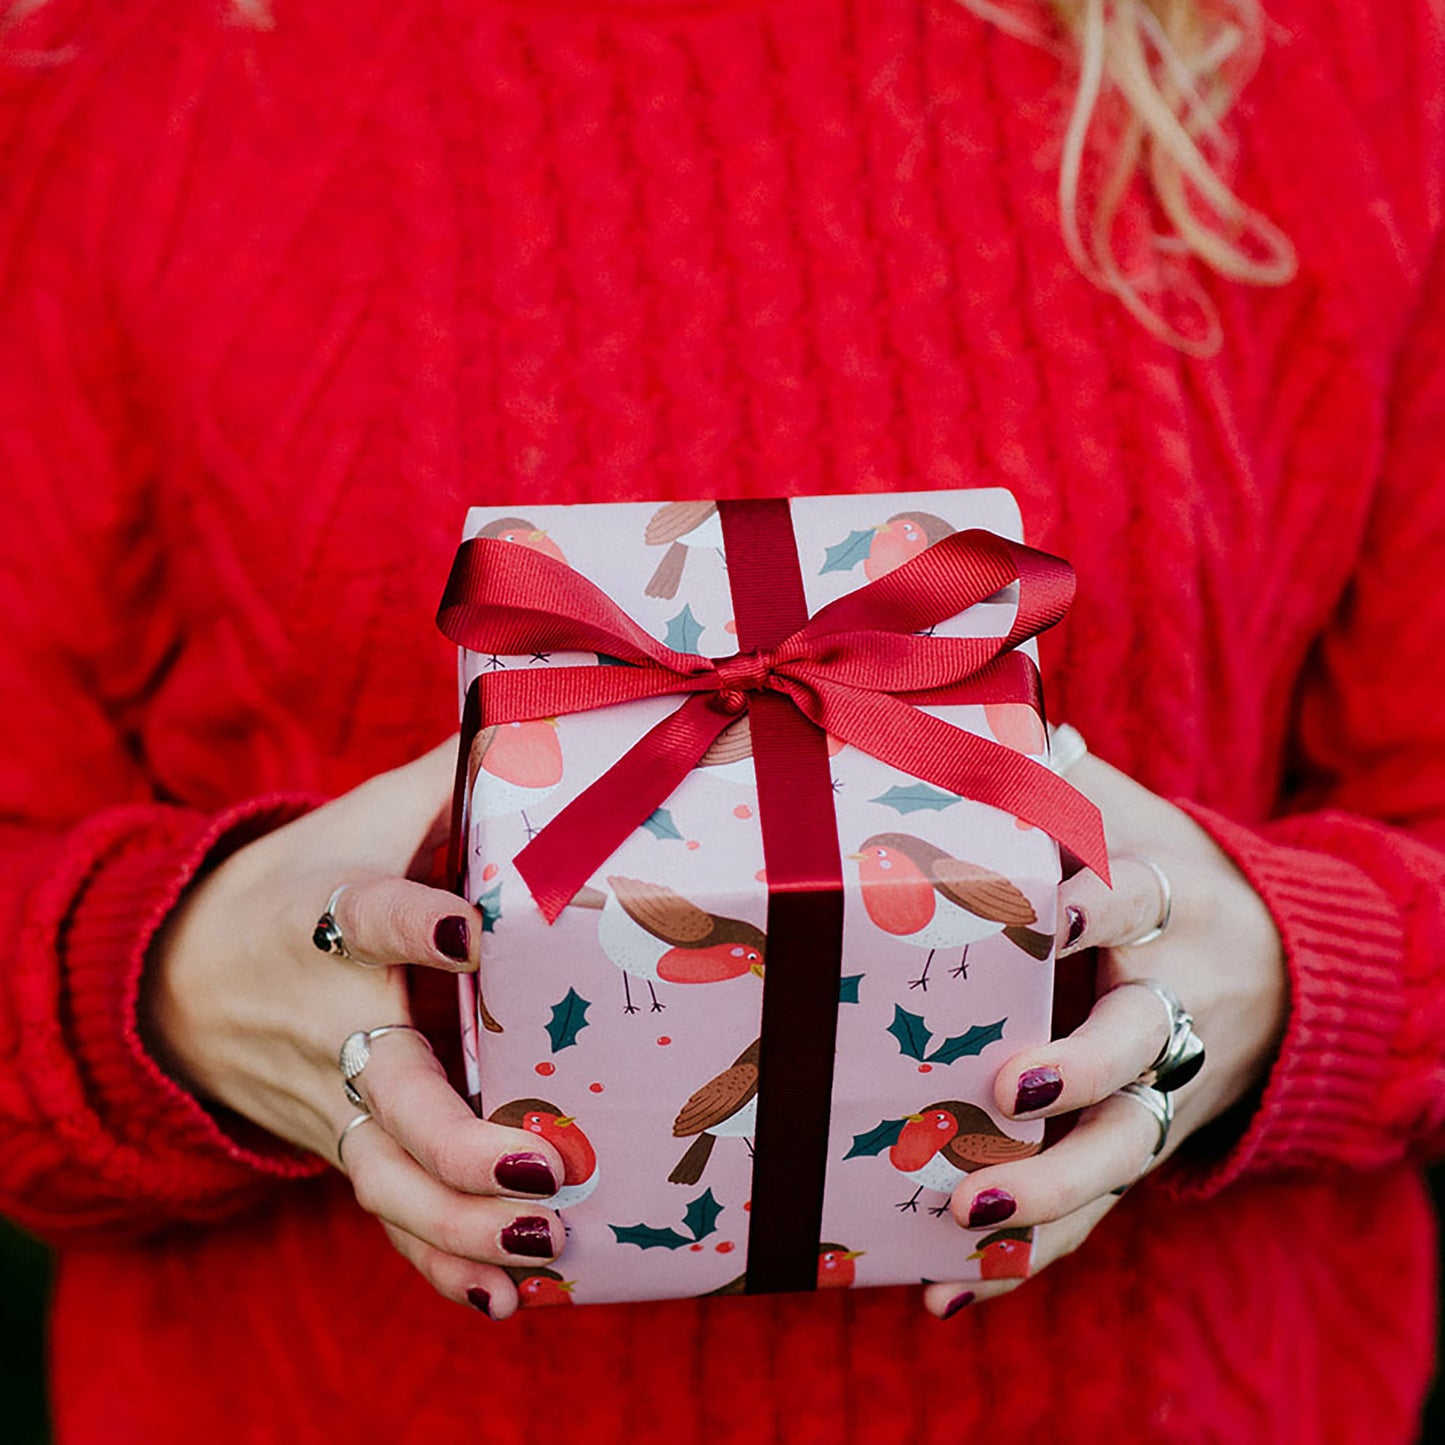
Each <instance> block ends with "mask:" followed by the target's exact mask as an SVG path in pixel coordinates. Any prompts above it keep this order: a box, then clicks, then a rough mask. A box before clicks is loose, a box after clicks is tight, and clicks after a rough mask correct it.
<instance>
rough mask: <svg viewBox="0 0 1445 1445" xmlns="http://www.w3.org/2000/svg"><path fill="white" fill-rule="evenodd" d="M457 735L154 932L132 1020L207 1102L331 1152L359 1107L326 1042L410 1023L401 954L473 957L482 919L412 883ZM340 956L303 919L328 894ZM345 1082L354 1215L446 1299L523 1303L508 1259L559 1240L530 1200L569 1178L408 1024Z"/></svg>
mask: <svg viewBox="0 0 1445 1445" xmlns="http://www.w3.org/2000/svg"><path fill="white" fill-rule="evenodd" d="M455 758H456V741H455V739H453V740H452V741H451V742H450V743H447V744H443V745H442V746H441V747H439V748H437V749H435V750H434V751H433V752H431V753H428V754H427V755H426V756H425V757H423V758H420V759H418V760H417V761H416V762H414V763H411V764H409V765H408V766H406V767H404V768H398V769H397V770H396V771H395V772H392V773H385V774H383V775H381V776H379V777H376V778H373V779H371V780H370V781H369V782H366V783H363V784H362V785H361V786H360V787H358V788H356V789H354V790H353V791H352V792H350V793H347V794H346V795H345V796H344V797H342V798H338V799H337V800H336V801H335V802H333V803H330V804H328V805H327V806H326V807H324V808H321V809H318V810H317V811H316V812H314V813H311V814H309V815H308V816H306V817H304V818H300V819H298V820H297V821H296V822H294V823H291V824H290V825H288V826H287V827H284V828H280V829H278V830H277V831H276V832H274V833H271V834H269V835H267V836H266V837H263V838H261V839H258V840H257V841H256V842H254V843H251V844H249V845H248V846H247V847H245V848H243V849H241V850H240V851H239V852H237V853H236V854H234V855H233V856H232V857H230V858H228V859H227V860H226V861H225V862H224V863H222V864H221V865H220V866H219V867H218V868H216V869H215V871H214V872H212V873H210V874H208V875H207V876H206V877H205V878H204V879H202V880H201V881H200V882H199V883H198V884H197V885H196V886H195V887H194V888H193V889H192V890H191V892H190V893H189V894H188V895H187V897H186V898H185V900H184V901H183V903H182V905H181V907H180V908H179V909H178V910H177V911H176V913H175V915H174V916H173V917H172V918H171V920H170V921H169V923H168V924H167V926H166V928H165V930H164V931H163V933H162V934H161V936H160V937H159V938H158V939H157V942H156V946H155V949H154V950H153V952H152V957H151V961H150V966H149V969H148V973H147V978H146V984H145V989H144V993H143V997H142V1001H141V1014H142V1029H143V1031H144V1032H145V1035H146V1037H147V1040H148V1042H149V1044H150V1046H151V1048H152V1049H153V1051H154V1052H155V1054H156V1056H157V1057H158V1058H159V1059H160V1060H161V1062H162V1063H163V1064H164V1065H165V1066H166V1068H167V1070H168V1071H169V1072H170V1073H171V1075H172V1076H173V1077H174V1078H176V1079H177V1080H178V1081H179V1082H180V1083H182V1084H183V1085H184V1086H185V1087H186V1088H188V1089H189V1090H190V1091H191V1092H192V1093H194V1094H195V1095H196V1096H197V1097H198V1098H200V1099H202V1100H203V1101H206V1102H209V1103H213V1104H220V1105H224V1106H225V1107H227V1108H229V1109H233V1110H235V1111H236V1112H237V1113H238V1114H241V1115H244V1116H245V1117H246V1118H247V1119H250V1120H251V1121H253V1122H254V1123H256V1124H259V1125H260V1126H261V1127H262V1128H263V1129H266V1130H268V1131H269V1132H270V1133H272V1134H275V1135H277V1136H279V1137H280V1138H282V1139H286V1140H289V1141H290V1142H291V1143H293V1144H298V1145H300V1146H301V1147H302V1148H304V1149H308V1150H310V1151H311V1152H313V1153H315V1154H319V1155H321V1156H322V1157H324V1158H326V1159H329V1160H330V1161H331V1162H332V1163H337V1162H339V1161H338V1151H337V1147H336V1146H337V1138H338V1136H339V1134H340V1133H341V1130H342V1129H343V1128H344V1127H345V1125H346V1124H347V1122H348V1120H351V1119H353V1118H355V1117H356V1116H357V1114H358V1113H359V1111H358V1110H357V1109H356V1108H355V1106H354V1105H352V1104H351V1103H349V1102H348V1101H347V1099H346V1097H345V1095H344V1094H343V1092H342V1079H341V1075H340V1072H339V1070H338V1067H337V1053H338V1050H339V1049H340V1046H341V1042H342V1040H343V1039H345V1038H346V1037H347V1035H349V1034H351V1033H352V1032H354V1031H356V1030H360V1029H375V1028H379V1027H380V1026H382V1025H385V1024H405V1023H408V1022H409V1020H410V1016H409V1013H408V1008H407V991H406V984H405V981H404V978H403V975H402V971H401V969H400V967H398V965H401V964H421V965H424V966H427V967H430V968H439V969H443V970H446V971H448V972H453V973H458V972H466V971H470V970H473V969H475V968H476V966H477V947H478V944H479V942H480V939H481V931H482V930H481V918H480V916H479V915H478V914H477V912H476V911H475V910H474V909H472V908H470V907H468V906H467V905H466V904H465V903H463V902H462V901H461V900H460V899H458V898H456V897H454V896H453V895H452V894H450V893H445V892H442V891H440V890H438V889H434V888H428V887H426V886H424V885H423V884H421V883H417V882H411V881H408V880H407V879H406V878H405V877H404V876H403V875H404V874H405V873H406V872H407V870H408V867H409V866H410V865H411V864H412V860H413V859H415V858H419V857H424V858H426V859H428V860H429V858H430V855H431V849H432V846H434V845H435V843H436V842H437V841H438V840H439V838H440V837H442V836H444V835H443V834H442V833H441V831H440V830H441V826H442V825H443V824H444V821H445V818H446V814H447V809H448V803H449V795H450V791H451V783H452V770H453V767H454V764H455ZM343 884H344V885H347V886H346V887H345V888H344V890H343V891H342V893H341V895H340V897H339V898H338V899H337V901H336V909H335V913H336V922H337V924H338V926H339V927H340V930H341V934H342V937H343V938H344V939H345V943H346V948H347V951H348V953H349V954H350V955H351V956H350V957H349V958H343V957H338V956H334V955H331V954H327V953H323V952H321V951H320V950H319V949H318V948H317V947H316V946H315V945H314V944H313V943H312V938H311V935H312V930H313V929H314V928H315V926H316V921H317V919H318V917H319V916H320V914H321V913H322V911H323V910H324V909H325V908H326V906H327V901H328V899H329V898H330V897H331V896H332V894H333V892H334V891H335V890H336V889H337V888H340V887H342V885H343ZM371 1049H372V1054H371V1058H370V1059H369V1061H368V1062H367V1064H366V1067H365V1068H364V1070H363V1071H362V1073H361V1074H360V1075H359V1076H358V1077H357V1078H356V1080H355V1081H354V1085H355V1087H356V1089H357V1090H358V1091H359V1093H360V1094H361V1096H362V1098H363V1099H364V1100H365V1104H366V1109H367V1110H368V1111H369V1112H370V1114H371V1116H372V1117H371V1119H370V1120H369V1121H367V1122H364V1123H362V1124H359V1125H358V1126H357V1127H355V1128H353V1129H351V1130H350V1131H349V1133H348V1134H347V1137H346V1141H345V1150H344V1154H345V1158H344V1169H345V1172H346V1173H347V1174H348V1175H349V1176H350V1178H351V1182H352V1186H353V1188H354V1189H355V1191H356V1197H357V1201H358V1202H359V1203H360V1205H361V1207H362V1208H363V1209H365V1210H367V1211H368V1212H369V1213H371V1214H375V1215H376V1216H377V1217H378V1218H379V1219H380V1220H381V1222H382V1225H383V1227H384V1228H385V1230H386V1232H387V1234H388V1235H389V1236H390V1238H391V1241H392V1243H393V1244H394V1245H395V1246H396V1248H397V1249H398V1250H400V1252H401V1253H402V1254H403V1255H404V1256H405V1257H406V1258H407V1259H409V1260H410V1261H411V1262H412V1263H413V1264H414V1265H415V1266H416V1267H417V1269H419V1270H420V1271H421V1273H422V1274H423V1275H424V1276H425V1277H426V1278H427V1280H428V1281H430V1283H431V1284H432V1285H433V1286H434V1287H435V1288H436V1289H437V1290H438V1291H439V1292H440V1293H441V1294H443V1295H445V1296H446V1297H447V1298H449V1299H453V1300H456V1301H458V1302H459V1303H470V1304H472V1305H473V1306H474V1307H475V1308H478V1309H481V1310H483V1311H484V1312H486V1313H488V1314H490V1315H492V1316H493V1317H495V1318H499V1319H500V1318H505V1317H506V1316H507V1315H510V1314H511V1313H512V1312H513V1311H514V1310H515V1309H516V1308H517V1292H516V1289H515V1287H514V1285H513V1284H512V1281H511V1279H510V1277H509V1276H508V1275H507V1274H506V1273H505V1271H504V1270H503V1269H501V1268H499V1266H501V1265H506V1264H513V1265H527V1264H531V1265H536V1264H538V1263H539V1262H542V1261H545V1260H549V1259H551V1258H552V1257H553V1256H554V1255H555V1254H556V1253H557V1251H558V1250H559V1249H560V1248H561V1245H562V1242H563V1232H562V1225H561V1223H560V1221H559V1220H558V1219H557V1217H556V1215H555V1214H553V1213H552V1212H551V1211H549V1210H547V1209H544V1208H542V1207H541V1206H540V1205H539V1204H538V1203H526V1202H517V1201H516V1200H515V1199H512V1198H509V1197H502V1196H514V1195H522V1196H526V1195H531V1196H532V1197H533V1198H534V1199H542V1198H547V1197H549V1196H550V1195H552V1194H554V1193H555V1192H556V1189H557V1187H558V1186H559V1185H560V1183H561V1180H562V1164H561V1160H560V1159H559V1158H558V1156H557V1152H556V1150H555V1149H554V1148H553V1147H552V1146H551V1145H550V1144H548V1143H546V1142H545V1141H544V1140H543V1139H541V1138H540V1137H539V1136H537V1135H534V1134H530V1133H526V1132H524V1131H522V1130H519V1129H508V1128H503V1127H502V1126H501V1125H498V1124H491V1123H486V1122H484V1121H482V1120H480V1119H477V1118H476V1117H475V1116H474V1115H473V1114H472V1112H471V1110H470V1109H469V1108H468V1107H467V1105H466V1104H465V1103H464V1102H463V1100H462V1099H461V1098H459V1097H458V1096H457V1094H456V1093H455V1091H454V1090H453V1089H452V1087H451V1086H450V1084H449V1083H448V1082H447V1080H446V1077H445V1075H444V1074H443V1071H442V1069H441V1066H440V1065H439V1064H438V1063H437V1062H436V1061H435V1059H433V1057H432V1055H431V1051H430V1050H429V1049H428V1048H427V1046H426V1044H425V1042H424V1041H423V1040H422V1039H421V1038H420V1037H419V1036H418V1035H416V1034H415V1033H409V1032H396V1033H386V1034H383V1035H381V1036H379V1037H378V1038H376V1039H375V1040H374V1041H373V1042H372V1045H371Z"/></svg>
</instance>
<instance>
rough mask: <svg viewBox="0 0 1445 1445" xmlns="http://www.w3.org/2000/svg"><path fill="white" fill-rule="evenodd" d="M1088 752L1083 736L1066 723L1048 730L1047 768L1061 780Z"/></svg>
mask: <svg viewBox="0 0 1445 1445" xmlns="http://www.w3.org/2000/svg"><path fill="white" fill-rule="evenodd" d="M1088 751H1089V745H1088V744H1087V743H1086V742H1085V741H1084V735H1083V734H1082V733H1081V732H1080V731H1079V730H1078V728H1075V727H1070V726H1069V725H1068V723H1060V724H1059V725H1058V727H1050V728H1049V766H1050V767H1051V768H1052V769H1053V770H1054V772H1056V773H1057V774H1058V775H1059V776H1060V777H1061V778H1062V777H1063V776H1064V774H1065V773H1067V772H1068V771H1069V769H1070V768H1072V767H1073V766H1074V764H1075V763H1077V762H1078V761H1079V759H1080V758H1082V757H1083V756H1084V755H1085V754H1086V753H1087V752H1088Z"/></svg>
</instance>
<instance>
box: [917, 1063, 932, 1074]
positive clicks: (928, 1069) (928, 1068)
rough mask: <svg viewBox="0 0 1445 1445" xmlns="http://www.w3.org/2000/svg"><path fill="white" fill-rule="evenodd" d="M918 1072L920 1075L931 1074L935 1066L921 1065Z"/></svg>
mask: <svg viewBox="0 0 1445 1445" xmlns="http://www.w3.org/2000/svg"><path fill="white" fill-rule="evenodd" d="M918 1072H919V1073H920V1074H931V1073H932V1072H933V1065H932V1064H919V1066H918Z"/></svg>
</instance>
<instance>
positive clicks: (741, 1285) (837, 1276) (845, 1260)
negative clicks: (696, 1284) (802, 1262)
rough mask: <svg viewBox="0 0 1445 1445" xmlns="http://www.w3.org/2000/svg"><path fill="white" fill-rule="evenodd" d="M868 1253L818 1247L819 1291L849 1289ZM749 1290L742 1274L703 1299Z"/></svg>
mask: <svg viewBox="0 0 1445 1445" xmlns="http://www.w3.org/2000/svg"><path fill="white" fill-rule="evenodd" d="M867 1252H868V1251H867V1250H865V1249H848V1248H846V1247H845V1246H843V1245H841V1244H831V1243H828V1242H826V1241H825V1242H824V1243H822V1244H820V1245H819V1246H818V1288H819V1289H848V1288H849V1287H850V1286H851V1285H852V1283H853V1281H854V1279H855V1277H856V1275H857V1264H856V1261H857V1260H860V1259H862V1258H863V1256H864V1255H865V1254H866V1253H867ZM747 1288H748V1277H747V1275H746V1274H740V1275H737V1276H735V1277H734V1278H733V1279H730V1280H729V1281H728V1282H727V1283H726V1284H723V1285H719V1286H718V1287H717V1288H716V1289H710V1290H708V1292H707V1293H706V1294H705V1295H702V1296H700V1298H702V1299H711V1298H712V1297H713V1296H714V1295H726V1294H746V1293H747Z"/></svg>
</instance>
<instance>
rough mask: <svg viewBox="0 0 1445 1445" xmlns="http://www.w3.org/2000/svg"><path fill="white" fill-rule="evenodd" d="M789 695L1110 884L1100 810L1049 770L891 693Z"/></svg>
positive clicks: (821, 687)
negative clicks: (1031, 832) (1011, 820)
mask: <svg viewBox="0 0 1445 1445" xmlns="http://www.w3.org/2000/svg"><path fill="white" fill-rule="evenodd" d="M787 690H788V693H789V694H790V696H792V698H793V700H794V701H795V702H796V703H797V704H798V706H799V707H800V708H801V709H802V710H803V712H805V713H806V714H807V715H808V716H809V717H810V718H812V720H813V721H814V722H816V723H817V724H818V725H819V726H820V727H823V728H826V729H827V731H828V732H830V733H832V734H834V736H836V737H840V738H842V739H843V740H844V742H852V743H854V744H855V746H857V747H861V748H863V749H864V750H865V751H867V752H869V753H871V754H872V755H873V756H874V757H875V758H878V759H879V760H880V761H881V762H885V763H887V764H889V766H890V767H895V768H897V769H899V771H900V772H904V773H908V774H909V775H910V776H912V777H915V778H920V779H922V780H923V781H924V782H928V783H932V784H933V785H934V786H935V787H939V788H944V789H946V790H947V791H948V792H950V793H957V794H959V795H960V796H961V797H965V798H970V799H972V800H973V801H975V802H979V803H987V804H989V805H990V806H991V807H995V808H1000V809H1002V810H1003V811H1004V812H1005V813H1012V814H1013V815H1014V816H1015V817H1016V818H1020V819H1022V820H1023V821H1024V822H1025V823H1030V824H1032V825H1033V826H1034V827H1036V828H1042V829H1043V830H1044V832H1046V833H1047V834H1049V836H1050V837H1052V838H1054V839H1055V840H1057V841H1058V842H1059V843H1061V844H1063V846H1064V847H1065V848H1067V849H1069V851H1070V852H1072V853H1073V854H1074V855H1075V856H1076V857H1077V858H1078V859H1079V861H1080V862H1081V863H1083V864H1084V866H1085V867H1087V868H1092V869H1093V870H1094V872H1095V873H1097V874H1098V875H1099V877H1100V878H1101V879H1103V881H1104V882H1105V883H1107V882H1108V881H1109V850H1108V846H1107V844H1106V842H1105V839H1104V820H1103V817H1102V816H1101V814H1100V813H1099V810H1098V808H1097V807H1095V806H1094V804H1093V803H1092V802H1091V801H1090V800H1089V799H1088V798H1086V797H1085V796H1084V795H1083V794H1082V793H1081V792H1079V791H1078V789H1077V788H1074V787H1072V786H1071V785H1070V784H1068V783H1066V782H1065V781H1064V780H1063V779H1062V778H1061V777H1059V775H1058V774H1057V773H1054V772H1052V771H1050V770H1049V769H1048V768H1046V767H1045V766H1044V765H1043V764H1042V763H1038V762H1035V761H1034V760H1033V759H1032V758H1029V757H1026V756H1025V755H1024V754H1023V753H1017V752H1015V751H1014V750H1013V749H1012V748H1006V747H1004V746H1003V745H1002V744H1001V743H996V742H993V741H992V740H990V739H988V738H981V737H978V736H977V735H976V734H974V733H970V732H966V731H964V730H963V729H961V728H957V727H955V726H954V725H953V724H952V723H946V722H944V721H943V720H942V719H940V718H936V717H933V716H931V715H930V714H928V713H926V712H920V711H919V710H918V709H917V708H914V707H910V706H909V705H908V704H907V703H904V702H900V701H899V700H898V699H897V698H894V697H889V696H888V695H887V694H884V693H869V692H863V691H861V690H858V689H854V688H845V687H840V686H837V685H836V684H832V683H827V682H812V683H811V685H810V686H800V685H798V684H796V683H794V684H793V685H791V686H789V687H788V689H787ZM855 740H856V741H855Z"/></svg>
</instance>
